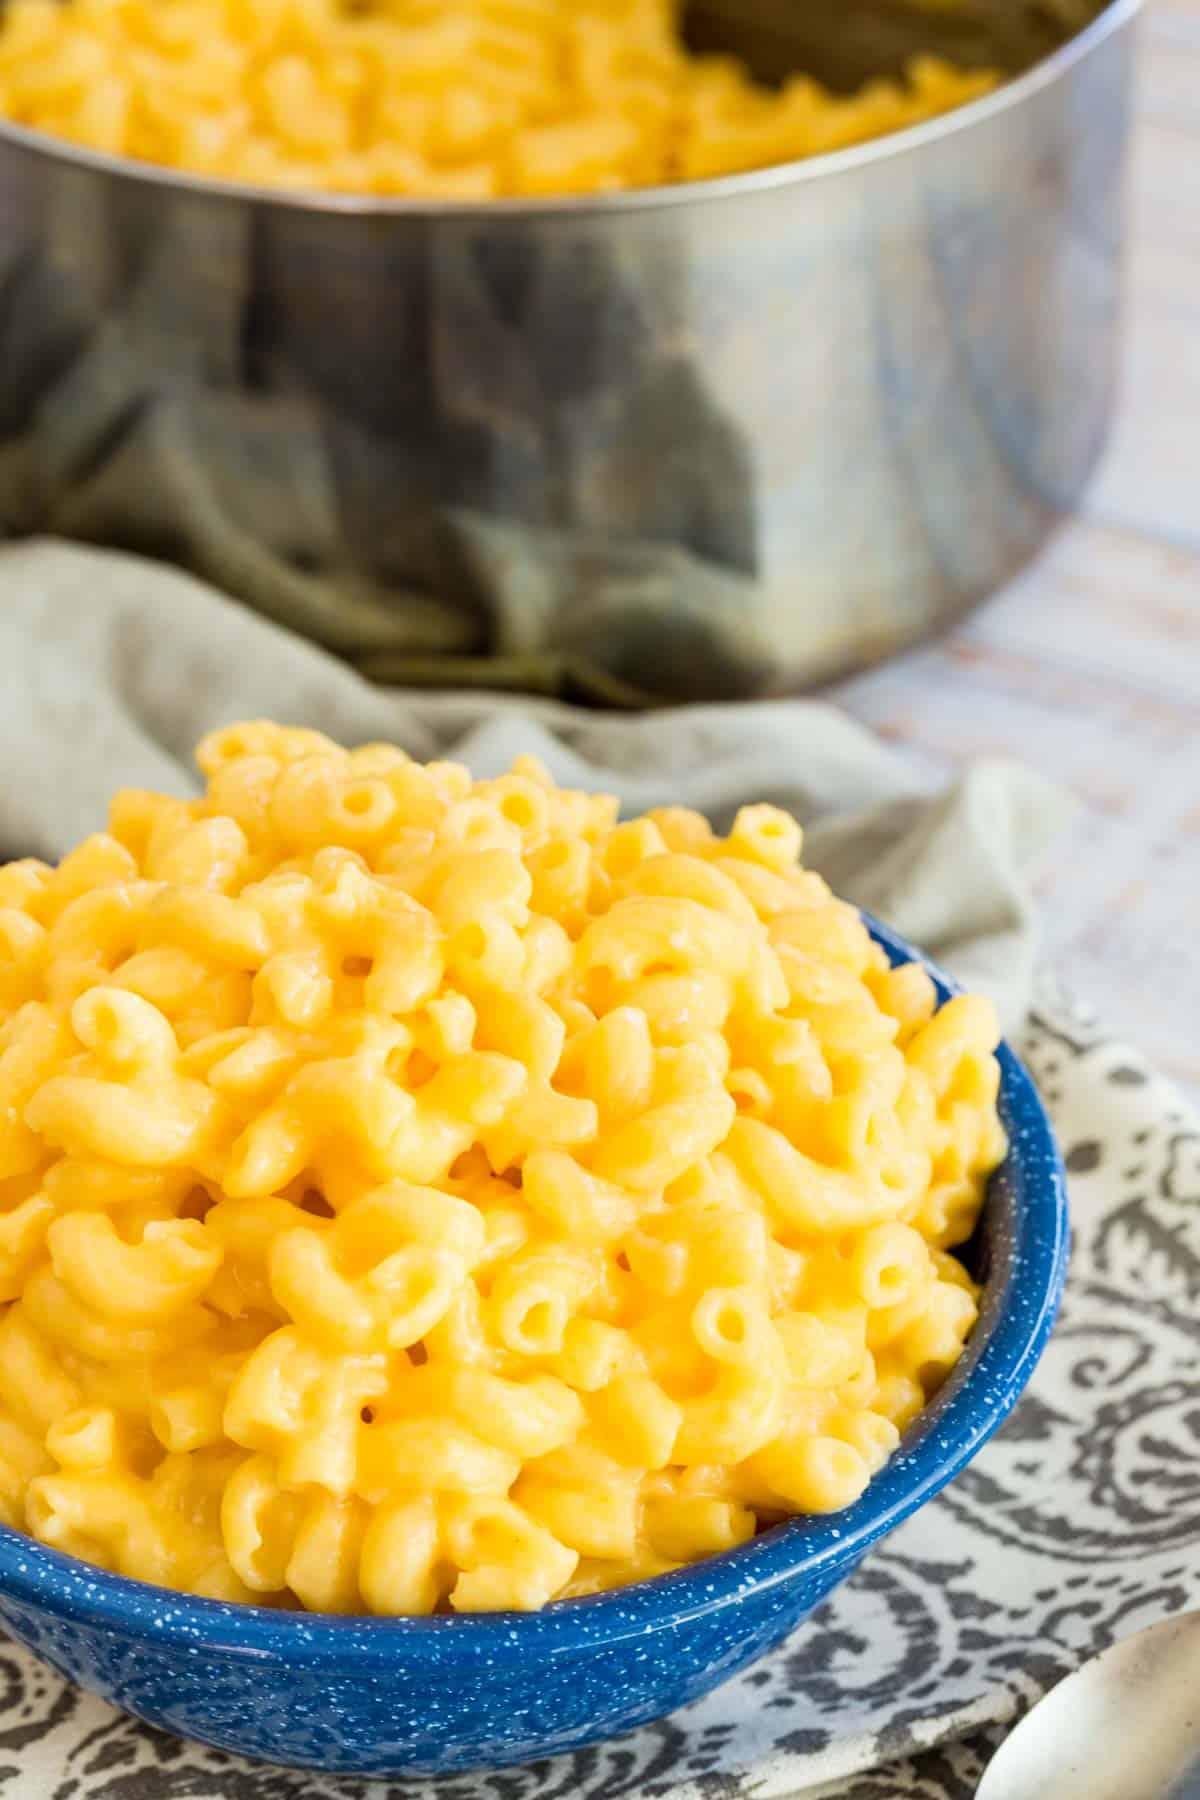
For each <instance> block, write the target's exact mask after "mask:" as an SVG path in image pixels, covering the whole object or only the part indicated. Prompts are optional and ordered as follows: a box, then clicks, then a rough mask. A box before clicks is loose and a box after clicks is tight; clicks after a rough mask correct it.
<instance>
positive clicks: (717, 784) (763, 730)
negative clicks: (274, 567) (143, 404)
mask: <svg viewBox="0 0 1200 1800" xmlns="http://www.w3.org/2000/svg"><path fill="white" fill-rule="evenodd" d="M256 717H271V718H276V719H279V720H282V721H284V722H286V723H289V724H302V725H308V726H314V727H316V728H317V729H319V730H322V731H326V732H328V733H329V734H330V735H331V736H332V737H335V738H337V739H339V740H341V741H344V742H348V743H362V742H365V741H368V740H371V739H378V738H385V739H388V740H390V741H393V742H396V743H399V744H401V745H403V747H404V748H405V749H406V750H408V751H410V752H411V753H412V754H413V755H414V756H418V757H422V758H429V757H435V756H454V757H456V758H460V759H461V760H462V761H464V762H466V763H468V764H469V765H470V767H471V768H472V769H473V770H474V772H475V773H476V774H477V775H489V774H495V773H498V772H500V771H502V770H503V769H505V768H506V767H507V766H508V765H509V764H510V763H511V761H512V759H513V758H514V757H515V756H516V755H518V754H519V753H520V752H521V751H523V750H532V751H534V752H536V753H537V754H538V755H540V756H541V757H542V758H543V759H544V761H545V762H546V763H547V764H548V765H549V767H550V768H551V770H552V771H553V773H554V775H555V777H556V779H557V780H558V781H559V782H563V783H569V784H572V785H576V786H579V787H584V788H589V789H608V790H612V791H614V792H616V793H618V794H619V795H620V796H621V800H622V803H623V806H624V808H625V810H626V811H627V812H641V811H643V810H645V809H646V808H647V807H651V806H660V805H665V804H682V805H687V806H694V807H697V808H698V809H699V810H701V811H702V812H705V813H706V814H708V815H709V817H710V818H711V819H712V820H713V822H714V824H716V825H717V826H718V827H721V826H725V825H727V824H728V821H729V820H730V818H731V817H732V815H733V813H734V812H735V811H736V809H737V807H738V806H740V805H741V804H742V803H743V802H744V801H746V800H772V801H774V802H776V803H777V804H779V805H781V806H785V807H788V808H789V809H790V810H791V811H792V812H794V813H795V814H796V816H797V817H798V818H799V819H800V820H801V821H802V822H803V824H804V826H805V828H806V852H805V855H806V860H807V861H808V863H809V864H810V866H812V867H814V868H816V869H819V870H820V871H821V873H822V874H824V875H825V876H827V878H828V879H829V880H830V881H831V882H832V884H833V885H834V887H835V888H837V890H838V891H839V892H840V893H843V894H845V895H846V896H847V897H848V898H850V899H853V900H855V901H857V902H858V903H859V904H860V905H862V906H865V907H867V908H869V909H870V910H871V911H872V912H875V913H877V914H878V915H879V916H880V917H882V918H884V919H885V920H886V921H887V922H888V923H889V924H891V925H894V926H895V927H896V928H897V930H899V931H900V932H902V933H903V934H904V935H906V936H908V937H911V938H913V939H914V940H915V941H917V942H918V943H920V944H921V945H922V947H923V948H924V949H926V950H927V951H928V952H929V953H930V954H931V955H933V956H934V957H936V958H937V959H938V960H940V961H942V962H943V963H945V965H946V966H947V967H948V968H949V969H950V970H951V972H952V973H953V974H955V975H957V976H958V977H959V978H960V979H961V980H963V981H964V982H968V983H971V984H973V985H975V986H978V987H980V988H982V989H984V990H985V991H987V992H990V993H991V994H992V995H993V997H994V998H995V999H996V1001H997V1003H998V1005H999V1006H1000V1009H1001V1013H1002V1016H1003V1018H1004V1019H1005V1022H1006V1024H1007V1025H1008V1026H1009V1027H1013V1026H1015V1025H1016V1024H1017V1023H1018V1022H1019V1021H1020V1020H1021V1018H1022V1017H1023V1015H1024V1013H1025V1009H1026V1006H1027V1003H1028V998H1029V991H1030V981H1031V975H1032V969H1033V960H1034V938H1035V931H1034V922H1033V917H1032V912H1031V907H1030V902H1029V896H1028V892H1027V889H1026V885H1025V878H1026V872H1027V870H1028V869H1029V867H1030V865H1031V864H1032V863H1033V862H1034V861H1035V860H1036V858H1037V857H1038V855H1039V854H1040V853H1041V851H1042V850H1043V849H1044V847H1045V846H1046V844H1047V843H1048V841H1049V840H1050V838H1052V837H1053V835H1054V834H1055V832H1056V831H1057V829H1058V827H1059V826H1060V824H1061V823H1062V822H1063V820H1064V818H1065V816H1066V813H1067V810H1068V806H1069V803H1068V802H1067V801H1066V799H1065V798H1064V797H1063V796H1062V795H1061V794H1060V792H1059V791H1058V790H1057V789H1055V788H1053V787H1051V786H1050V785H1049V784H1048V783H1046V782H1045V781H1043V780H1042V779H1041V778H1040V777H1038V776H1036V775H1034V774H1032V773H1031V772H1030V771H1028V770H1026V769H1023V768H1021V767H1020V766H1018V765H1016V764H1012V763H1005V762H990V761H989V762H982V763H979V764H976V765H975V766H973V767H972V768H970V769H969V770H967V771H966V773H965V774H963V775H962V777H961V778H960V779H959V780H958V781H957V782H956V783H955V784H954V785H953V786H952V787H950V788H949V789H947V790H945V791H943V792H940V793H930V792H929V791H928V788H927V785H926V784H925V783H924V782H922V781H921V780H920V779H919V778H918V777H917V776H916V775H914V773H913V770H912V769H911V767H910V766H909V765H908V764H907V763H906V762H905V760H904V758H903V757H901V756H900V755H898V754H897V753H896V752H895V751H893V750H890V749H888V748H887V747H886V746H885V745H883V744H881V743H880V742H879V741H878V740H877V739H876V738H874V737H872V736H871V735H870V734H869V733H867V732H866V731H864V730H863V729H862V728H861V727H860V726H858V725H856V724H854V723H853V722H852V721H851V720H849V719H847V718H846V717H845V716H844V715H842V714H841V713H839V712H837V711H836V710H835V709H833V708H832V707H830V706H827V705H824V704H821V703H819V702H816V701H787V702H783V701H775V702H757V703H743V704H738V705H710V706H690V707H681V708H678V709H676V710H672V711H666V712H659V713H655V714H644V715H635V716H628V715H614V714H600V713H594V712H585V711H583V710H580V709H576V708H571V707H567V706H563V705H560V704H558V703H556V702H553V701H544V700H531V699H518V698H517V697H515V696H503V695H500V696H497V695H491V696H488V697H486V698H485V697H483V696H481V695H479V694H472V693H444V694H434V693H424V692H421V693H414V692H411V691H410V692H404V693H402V692H396V691H394V690H386V689H382V688H380V687H377V686H374V685H372V684H371V683H369V682H368V681H366V680H364V679H363V677H362V676H361V675H359V674H358V673H357V672H356V671H355V670H353V669H351V668H350V667H348V666H347V665H346V664H345V663H344V662H342V661H340V660H339V659H337V658H336V657H333V656H331V655H329V654H327V653H326V652H324V651H322V650H320V649H317V648H315V647H314V646H312V645H311V644H308V643H306V642H304V641H303V640H301V639H300V638H298V637H295V636H293V635H292V634H291V633H289V632H286V631H283V630H281V629H279V628H278V627H276V626H274V625H272V624H270V623H268V622H266V621H264V620H263V619H261V618H259V617H257V616H255V615H254V614H253V613H251V612H249V611H247V610H246V609H245V608H244V607H242V606H239V605H237V604H236V603H234V602H233V601H230V600H227V599H225V598H223V597H222V596H221V595H220V594H218V593H216V592H215V591H214V590H213V589H211V588H209V587H207V586H205V585H204V584H202V583H201V582H199V581H197V580H195V579H194V578H192V577H191V576H189V575H186V574H182V573H179V572H178V571H175V570H173V569H169V568H166V567H163V566H160V565H158V564H153V563H149V562H145V561H142V560H140V559H139V558H136V557H133V556H129V555H125V554H120V553H116V552H111V551H97V550H88V549H83V548H79V547H75V546H72V545H65V544H60V543H57V542H50V541H42V542H38V541H35V542H31V543H27V544H20V545H13V546H11V547H8V548H5V549H3V550H0V767H2V768H3V770H4V780H3V782H2V783H0V857H10V856H17V855H37V856H43V857H48V858H54V857H57V856H60V855H61V854H62V853H63V852H64V851H65V850H67V849H68V848H69V847H70V846H71V845H72V844H73V843H75V842H77V841H78V839H79V838H81V837H82V836H84V835H85V834H86V833H88V832H90V831H95V830H98V829H102V828H103V824H104V820H105V814H106V808H107V803H108V799H109V796H110V795H111V793H112V791H113V789H114V788H116V787H120V786H132V787H148V788H158V789H161V790H164V791H166V792H169V793H177V794H187V793H189V792H191V791H193V790H194V789H195V788H196V786H197V778H196V774H195V771H194V769H193V767H192V764H191V761H190V757H191V752H192V749H193V747H194V745H195V743H196V741H197V739H198V738H199V737H200V736H202V734H203V733H204V732H205V731H208V730H210V729H211V728H212V727H213V726H216V725H221V724H227V723H229V722H231V721H233V720H235V719H241V718H256Z"/></svg>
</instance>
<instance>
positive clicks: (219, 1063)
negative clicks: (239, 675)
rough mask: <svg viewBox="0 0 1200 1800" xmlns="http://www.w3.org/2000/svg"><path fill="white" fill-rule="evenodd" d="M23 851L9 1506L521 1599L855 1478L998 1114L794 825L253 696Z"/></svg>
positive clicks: (918, 1363)
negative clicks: (60, 847) (184, 789)
mask: <svg viewBox="0 0 1200 1800" xmlns="http://www.w3.org/2000/svg"><path fill="white" fill-rule="evenodd" d="M199 756H200V762H201V765H202V767H203V768H204V770H205V771H206V773H207V776H208V786H207V791H206V793H205V795H204V797H203V798H201V799H199V800H195V801H192V802H184V801H182V800H177V799H169V798H167V797H165V796H162V795H158V794H151V793H142V792H132V791H127V792H124V793H120V794H118V795H117V797H116V799H115V800H114V802H113V805H112V810H111V817H110V821H109V830H108V832H107V833H105V834H103V835H99V836H95V837H92V838H89V839H88V840H87V841H86V842H85V843H83V844H81V845H80V846H79V848H78V849H76V850H75V851H73V852H72V853H71V854H70V855H69V856H67V857H66V859H65V860H64V861H63V862H62V863H61V864H60V865H59V867H58V868H56V869H50V868H47V867H45V866H44V865H42V864H40V863H36V862H31V861H27V862H18V863H13V864H11V865H9V866H7V867H5V868H3V869H0V938H2V940H3V943H4V945H5V948H6V954H5V958H4V961H3V964H2V965H0V969H2V973H0V981H2V988H0V1518H2V1519H3V1521H4V1522H5V1523H7V1524H8V1525H10V1526H13V1527H16V1528H17V1529H24V1530H27V1531H29V1532H31V1533H32V1534H33V1535H34V1536H35V1537H37V1538H39V1539H41V1541H42V1542H43V1543H45V1544H48V1545H51V1546H53V1547H54V1548H56V1549H59V1550H63V1551H67V1552H69V1553H70V1554H72V1555H75V1556H78V1557H82V1558H85V1559H86V1560H89V1561H91V1562H93V1563H97V1564H100V1565H101V1566H102V1567H105V1568H108V1569H112V1570H116V1571H118V1572H120V1573H121V1574H124V1575H128V1576H135V1577H139V1578H141V1579H144V1580H148V1581H154V1582H158V1583H161V1584H163V1585H165V1586H168V1587H173V1588H177V1589H183V1590H186V1591H190V1592H193V1593H197V1594H204V1595H210V1596H216V1597H219V1598H222V1599H232V1600H244V1601H257V1602H259V1603H265V1604H270V1605H284V1606H288V1605H297V1604H298V1605H300V1606H303V1607H308V1608H311V1609H314V1610H320V1611H331V1612H338V1611H340V1612H362V1611H371V1612H377V1613H426V1612H430V1611H432V1610H434V1609H441V1608H444V1607H447V1606H449V1607H452V1608H455V1609H457V1610H460V1611H464V1610H465V1611H471V1610H478V1609H495V1608H502V1609H506V1608H520V1609H527V1608H536V1607H540V1606H542V1605H543V1604H545V1603H546V1602H547V1601H550V1600H553V1599H555V1598H559V1597H564V1596H571V1595H578V1594H586V1593H591V1592H594V1591H596V1590H598V1589H601V1588H606V1587H609V1586H612V1585H615V1584H618V1583H622V1582H628V1581H632V1580H636V1579H638V1578H640V1577H644V1576H649V1575H653V1574H655V1573H657V1572H659V1571H662V1570H666V1569H670V1568H673V1567H675V1566H677V1565H678V1564H681V1563H687V1562H690V1561H692V1560H694V1559H696V1558H699V1557H703V1556H707V1555H709V1554H712V1553H713V1552H716V1551H720V1550H724V1549H727V1548H729V1547H730V1546H732V1545H736V1544H738V1543H741V1542H742V1541H744V1540H745V1539H746V1538H748V1537H749V1536H750V1535H751V1534H752V1533H753V1532H754V1531H755V1530H756V1529H757V1528H758V1526H760V1525H762V1524H766V1523H769V1522H772V1521H776V1520H779V1519H781V1518H783V1517H785V1516H786V1515H789V1514H792V1513H813V1512H825V1511H831V1510H835V1509H837V1508H840V1507H843V1506H845V1505H847V1503H848V1502H850V1501H852V1500H854V1499H855V1498H856V1497H857V1496H858V1495H859V1494H860V1493H861V1492H862V1490H863V1489H864V1487H865V1486H866V1484H867V1482H868V1481H869V1479H870V1477H871V1475H872V1473H873V1472H874V1471H875V1470H877V1469H878V1468H879V1467H880V1466H881V1465H882V1464H883V1462H884V1461H885V1460H886V1459H887V1457H888V1455H889V1453H890V1452H891V1451H892V1449H893V1448H894V1447H895V1445H896V1443H897V1441H898V1439H899V1435H900V1432H901V1430H902V1429H903V1427H904V1426H905V1425H906V1424H907V1422H908V1421H909V1420H910V1419H911V1418H912V1417H913V1416H914V1414H915V1413H916V1412H917V1411H918V1410H919V1409H920V1408H921V1407H922V1406H923V1405H924V1403H925V1401H926V1398H927V1397H928V1396H929V1395H930V1394H931V1393H932V1392H933V1391H934V1390H935V1389H936V1387H937V1386H938V1384H939V1383H940V1382H941V1381H942V1380H943V1378H944V1377H945V1375H946V1373H947V1371H948V1370H949V1369H951V1368H952V1367H953V1365H954V1363H955V1361H956V1359H957V1358H958V1356H959V1354H960V1352H961V1350H962V1347H963V1344H964V1341H965V1339H966V1338H967V1336H968V1334H969V1332H970V1331H971V1328H972V1325H973V1323H974V1320H975V1317H976V1289H975V1288H974V1286H973V1284H972V1282H971V1280H970V1279H969V1277H968V1276H967V1274H966V1273H965V1271H964V1269H963V1268H962V1266H961V1265H960V1264H959V1263H958V1262H957V1261H956V1260H955V1258H954V1257H953V1255H952V1254H951V1252H952V1250H953V1248H954V1246H955V1245H956V1244H958V1243H960V1242H961V1241H962V1240H963V1239H964V1238H966V1237H967V1236H968V1234H969V1233H970V1231H971V1229H972V1227H973V1225H974V1222H975V1219H976V1216H977V1213H978V1209H979V1206H980V1202H981V1198H982V1193H983V1188H984V1183H985V1180H986V1177H987V1175H988V1173H989V1172H990V1171H991V1170H992V1169H993V1168H994V1167H995V1166H996V1164H997V1163H998V1162H999V1160H1000V1159H1001V1157H1002V1155H1003V1153H1004V1149H1005V1143H1004V1136H1003V1132H1002V1129H1001V1126H1000V1124H999V1120H998V1116H997V1111H996V1099H997V1091H998V1081H999V1075H998V1066H997V1063H996V1060H995V1057H994V1055H993V1050H994V1048H995V1045H996V1041H997V1030H996V1022H995V1018H994V1016H993V1013H992V1009H991V1007H990V1006H989V1005H988V1004H987V1003H986V1002H985V1001H983V1000H981V999H978V998H973V997H961V998H957V999H954V1000H951V1001H950V1002H949V1003H948V1004H946V1005H944V1006H942V1007H941V1008H940V1009H937V1007H936V1003H935V993H934V989H933V986H932V983H931V982H930V980H929V978H928V976H927V975H926V974H925V972H924V971H923V970H922V969H921V968H920V967H919V966H916V965H912V966H908V967H904V968H898V969H892V968H889V967H888V964H887V960H886V958H885V956H884V954H883V952H882V951H881V950H880V949H879V948H878V947H877V946H876V945H875V944H874V942H873V941H872V939H871V938H870V936H869V934H868V933H867V931H866V929H865V928H864V926H863V925H862V923H861V921H860V920H859V918H858V915H857V913H856V912H854V910H853V909H852V908H851V907H849V906H847V905H845V904H843V903H842V902H840V901H838V900H836V899H834V898H833V897H832V895H831V894H830V892H829V890H828V888H827V887H826V886H825V884H824V882H823V881H821V880H820V878H819V877H818V876H816V875H814V874H811V873H808V872H805V871H804V870H803V869H802V868H800V866H799V864H798V856H799V851H800V830H799V827H798V826H797V825H796V824H795V823H794V822H793V821H792V820H791V819H790V818H789V817H788V816H787V815H785V814H784V813H782V812H779V811H777V810H776V809H775V808H773V807H770V806H748V807H744V808H743V809H742V811H741V812H740V813H739V814H738V816H737V818H736V820H735V822H734V825H733V829H732V831H731V833H730V835H729V836H728V837H727V838H721V837H716V836H714V835H713V834H712V832H711V831H710V829H709V827H708V826H707V824H706V823H705V822H704V820H702V819H701V818H700V817H699V816H697V815H696V814H694V813H690V812H684V811H680V810H675V809H666V810H663V811H659V812H655V813H652V814H650V815H649V816H648V817H646V818H642V819H638V820H633V821H630V822H627V823H624V824H621V823H618V822H617V804H616V802H615V801H614V800H613V799H611V798H609V797H607V796H603V795H590V794H583V793H573V792H567V791H563V790H560V789H558V788H556V787H555V786H554V785H553V783H552V782H551V780H550V779H549V777H548V776H547V774H546V773H545V771H544V770H543V769H542V768H541V767H540V765H539V764H538V763H537V762H536V761H534V760H533V759H532V758H522V759H520V760H519V761H518V763H517V764H516V766H515V767H514V769H513V771H512V773H511V774H509V775H506V776H504V777H502V778H501V779H499V780H494V781H477V782H473V781H472V780H471V777H470V775H469V774H468V772H467V771H466V770H465V769H464V768H461V767H459V766H457V765H455V764H453V763H440V764H439V763H432V764H429V765H428V766H422V765H420V764H417V763H415V762H412V761H410V760H409V759H408V758H407V757H406V756H405V755H403V753H402V752H400V751H398V750H395V749H392V748H390V747H388V746H386V745H382V744H371V745H367V746H366V747H364V748H362V749H358V750H354V751H349V752H348V751H345V750H342V749H340V748H338V747H337V746H336V745H334V744H333V743H331V742H329V741H328V740H327V739H325V738H323V737H321V736H319V735H317V734H316V733H314V732H309V731H300V730H286V729H283V728H281V727H278V726H275V725H269V724H249V725H241V726H234V727H231V728H230V729H228V730H222V731H218V732H216V733H214V734H213V735H212V736H210V737H209V738H207V739H206V740H205V741H204V743H203V744H202V745H201V748H200V753H199Z"/></svg>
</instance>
